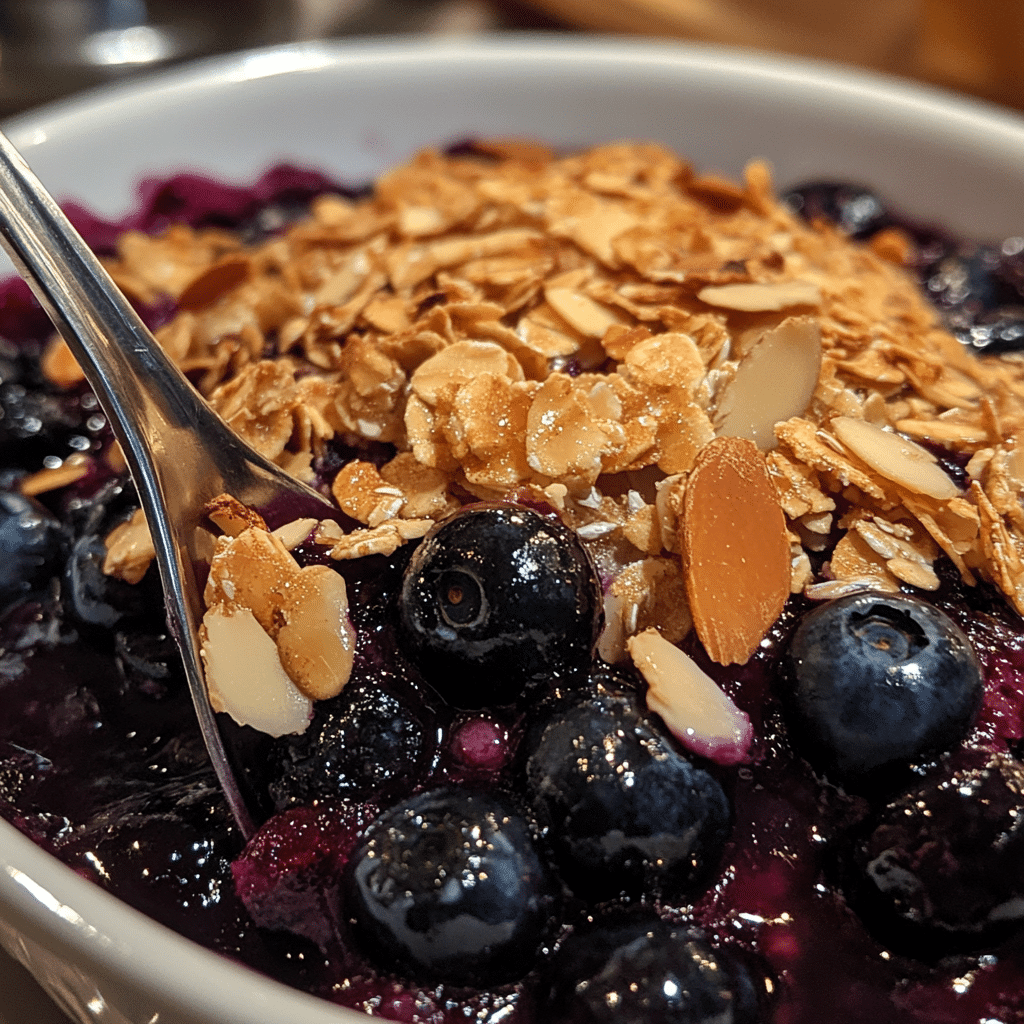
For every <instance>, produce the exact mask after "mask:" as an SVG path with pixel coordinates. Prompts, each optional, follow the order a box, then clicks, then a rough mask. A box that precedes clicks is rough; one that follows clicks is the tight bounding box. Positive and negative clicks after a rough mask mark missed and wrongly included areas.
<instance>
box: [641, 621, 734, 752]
mask: <svg viewBox="0 0 1024 1024" xmlns="http://www.w3.org/2000/svg"><path fill="white" fill-rule="evenodd" d="M627 647H628V649H629V653H630V656H631V657H632V659H633V663H634V664H635V665H636V667H637V668H638V669H639V671H640V674H641V675H642V676H643V677H644V679H646V680H647V685H648V690H647V707H648V708H650V710H651V711H653V712H655V713H656V714H659V715H661V717H662V719H663V720H664V722H665V725H667V726H668V728H669V731H670V732H671V733H672V735H673V736H675V738H676V739H677V740H679V742H680V743H681V744H682V745H683V746H684V747H686V748H687V749H689V750H692V751H693V752H694V753H695V754H699V755H700V756H701V757H708V758H710V759H711V760H712V761H717V762H718V763H719V764H736V763H738V762H740V761H745V760H746V759H747V757H748V756H749V753H750V743H751V741H752V740H753V737H754V730H753V727H752V726H751V724H750V719H749V718H748V717H747V715H746V713H745V712H743V711H741V710H740V709H739V708H738V707H736V705H735V704H734V703H733V702H732V701H731V700H730V699H729V697H728V695H727V694H725V693H724V692H723V691H722V690H721V688H720V687H719V686H718V684H717V683H716V682H715V681H714V680H713V679H712V678H711V677H710V676H709V675H707V674H706V673H705V672H703V671H701V669H700V668H699V667H698V666H697V664H696V663H695V662H694V661H693V659H692V658H689V657H687V656H686V655H685V654H684V653H683V652H682V651H681V650H680V649H679V648H678V647H676V646H675V644H671V643H669V642H668V641H667V640H666V639H665V638H664V637H663V636H662V635H661V634H660V633H659V632H658V631H657V630H656V629H646V630H644V632H642V633H639V634H637V635H636V636H633V637H630V638H629V640H628V641H627Z"/></svg>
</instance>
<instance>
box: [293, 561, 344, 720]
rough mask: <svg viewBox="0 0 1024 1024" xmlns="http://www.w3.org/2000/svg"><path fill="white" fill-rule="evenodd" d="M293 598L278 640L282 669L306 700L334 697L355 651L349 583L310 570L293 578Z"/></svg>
mask: <svg viewBox="0 0 1024 1024" xmlns="http://www.w3.org/2000/svg"><path fill="white" fill-rule="evenodd" d="M289 598H290V600H289V601H288V603H287V604H286V605H284V606H283V607H282V608H281V609H280V614H281V617H282V618H283V619H284V624H283V625H282V626H281V627H280V628H279V629H278V631H277V636H276V637H275V639H276V641H277V649H278V653H279V655H280V657H281V664H282V665H283V666H284V669H285V671H286V672H287V673H288V675H289V677H290V678H291V679H293V680H294V681H295V685H296V686H298V688H299V689H300V690H301V691H302V692H303V693H304V694H305V695H306V696H307V697H312V698H313V700H326V699H327V698H328V697H336V696H337V695H338V694H339V693H341V691H342V688H343V687H344V686H345V684H346V683H347V682H348V677H349V676H350V675H351V674H352V657H353V655H354V653H355V649H356V633H355V630H354V629H353V628H352V623H351V622H350V621H349V618H348V596H347V593H346V590H345V578H344V577H343V576H342V575H341V574H340V573H337V572H335V571H334V570H333V569H332V568H330V567H329V566H326V565H310V566H307V567H306V568H305V569H303V570H301V572H299V573H298V574H297V575H296V576H295V578H294V581H293V583H292V585H291V587H290V590H289Z"/></svg>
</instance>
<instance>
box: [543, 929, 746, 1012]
mask: <svg viewBox="0 0 1024 1024" xmlns="http://www.w3.org/2000/svg"><path fill="white" fill-rule="evenodd" d="M550 974H551V975H552V976H553V983H552V985H551V990H550V993H549V995H548V996H547V998H546V999H545V1000H544V1002H545V1004H546V1011H545V1013H543V1014H542V1015H541V1020H542V1021H544V1022H545V1024H556V1022H557V1024H653V1022H657V1024H723V1022H726V1021H728V1022H729V1024H755V1022H757V1021H758V1020H760V1019H761V1007H760V1005H759V1002H758V995H757V991H756V989H755V986H754V983H753V981H752V978H751V974H750V973H749V971H748V969H747V966H746V965H745V964H744V963H742V962H741V960H740V958H739V957H738V956H736V955H735V954H734V953H732V951H730V950H726V949H722V948H718V949H715V948H713V947H711V946H710V945H709V944H708V943H707V942H706V941H705V940H704V939H703V938H701V937H700V936H699V935H697V934H695V933H693V932H690V931H689V930H687V929H685V928H682V927H677V926H673V925H670V924H668V923H667V922H665V921H662V920H661V919H659V918H658V917H657V916H655V915H654V914H653V912H651V911H649V910H641V911H639V912H637V913H633V914H631V915H628V916H623V917H622V918H621V919H620V920H614V919H613V920H610V921H599V922H598V923H597V924H595V925H592V926H590V927H584V928H581V929H578V930H576V931H574V932H573V934H572V935H571V936H570V937H569V938H568V939H567V940H566V941H565V943H564V944H563V946H562V947H561V949H560V950H559V951H558V953H557V954H556V955H555V957H554V958H553V961H552V964H551V967H550Z"/></svg>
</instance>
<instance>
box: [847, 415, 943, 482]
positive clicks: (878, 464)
mask: <svg viewBox="0 0 1024 1024" xmlns="http://www.w3.org/2000/svg"><path fill="white" fill-rule="evenodd" d="M831 429H832V433H833V434H835V436H836V437H837V438H838V439H839V440H840V441H841V442H842V443H843V444H844V445H845V446H846V447H847V448H849V450H850V451H851V452H853V454H854V455H856V456H857V457H858V458H859V459H860V460H861V461H863V462H866V463H867V464H868V465H869V466H870V467H871V468H872V469H873V470H875V472H876V473H881V475H882V476H884V477H885V478H886V479H887V480H892V481H893V483H896V484H901V485H902V486H904V487H906V488H907V489H908V490H911V491H914V492H915V493H917V494H927V495H928V497H930V498H936V499H938V500H939V501H947V500H948V499H950V498H955V497H956V496H957V495H958V494H959V493H960V492H959V491H958V490H957V487H956V484H954V483H953V481H952V480H951V479H950V478H949V476H948V475H947V474H946V472H945V471H944V470H943V469H942V467H941V466H939V464H938V463H937V462H936V460H935V456H934V455H932V453H931V452H929V451H928V450H927V449H925V448H922V447H921V446H920V445H919V444H915V443H914V442H913V441H908V440H907V439H906V438H903V437H900V436H899V435H897V434H893V433H891V432H890V431H888V430H883V429H882V428H881V427H876V426H875V424H873V423H868V421H867V420H858V419H854V418H853V417H852V416H837V417H836V418H835V419H834V420H832V424H831Z"/></svg>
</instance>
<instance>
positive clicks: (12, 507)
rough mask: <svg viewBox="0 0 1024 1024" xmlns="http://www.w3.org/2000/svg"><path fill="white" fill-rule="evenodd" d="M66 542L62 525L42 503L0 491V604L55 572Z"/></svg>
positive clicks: (19, 594)
mask: <svg viewBox="0 0 1024 1024" xmlns="http://www.w3.org/2000/svg"><path fill="white" fill-rule="evenodd" d="M66 543H67V536H66V533H65V530H64V527H63V526H62V525H61V524H60V523H59V522H58V521H57V520H56V519H55V518H54V517H53V516H52V515H51V514H50V513H49V512H47V510H46V509H45V508H43V506H42V505H40V504H39V503H38V502H36V501H33V500H32V499H31V498H26V497H25V496H24V495H23V494H19V493H18V492H17V491H0V605H6V604H8V603H10V602H11V601H13V600H15V599H17V598H18V597H21V596H23V595H24V594H27V593H29V592H31V591H32V590H34V589H37V588H38V587H39V586H40V585H42V584H44V583H45V582H46V581H47V580H49V579H50V578H51V577H52V576H54V575H55V574H57V573H58V572H59V567H60V563H61V560H62V557H63V554H64V549H65V546H66Z"/></svg>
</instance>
